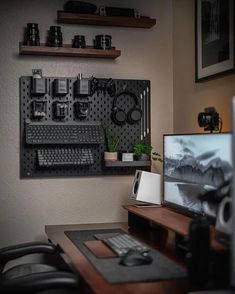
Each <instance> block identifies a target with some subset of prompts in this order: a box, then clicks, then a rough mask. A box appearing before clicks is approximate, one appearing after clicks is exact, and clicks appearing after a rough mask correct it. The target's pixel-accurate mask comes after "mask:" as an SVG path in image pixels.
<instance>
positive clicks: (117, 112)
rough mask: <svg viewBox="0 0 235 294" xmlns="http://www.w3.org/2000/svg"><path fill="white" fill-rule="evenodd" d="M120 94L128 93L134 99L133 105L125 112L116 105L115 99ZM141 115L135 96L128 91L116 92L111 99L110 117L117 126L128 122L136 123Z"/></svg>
mask: <svg viewBox="0 0 235 294" xmlns="http://www.w3.org/2000/svg"><path fill="white" fill-rule="evenodd" d="M122 95H128V96H130V97H131V98H132V100H133V101H134V103H135V104H134V106H133V107H132V108H131V109H130V110H129V111H128V112H127V113H126V112H125V111H124V110H123V109H121V108H119V107H118V106H117V99H118V98H119V97H120V96H122ZM141 117H142V110H141V109H140V107H139V102H138V98H137V96H136V95H135V94H134V93H132V92H129V91H123V92H120V93H119V94H117V95H116V96H115V97H114V99H113V106H112V113H111V119H112V121H113V122H114V123H115V124H116V125H119V126H122V125H124V124H125V123H128V124H130V125H132V124H135V123H137V122H138V121H139V120H140V119H141Z"/></svg>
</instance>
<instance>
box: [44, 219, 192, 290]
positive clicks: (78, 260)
mask: <svg viewBox="0 0 235 294" xmlns="http://www.w3.org/2000/svg"><path fill="white" fill-rule="evenodd" d="M111 228H122V229H123V230H125V231H127V232H128V226H127V224H126V223H110V224H108V223H105V224H88V225H48V226H46V227H45V231H46V234H47V236H48V238H49V239H50V240H51V241H52V242H53V243H54V244H56V245H58V246H59V247H60V248H61V250H62V251H63V253H64V254H63V255H62V256H63V257H64V259H65V261H66V262H67V263H68V264H69V265H70V266H71V267H72V268H74V270H76V271H78V272H79V273H80V275H81V277H82V279H83V281H84V282H85V284H86V285H87V287H86V288H88V289H89V290H91V292H93V293H102V294H105V293H112V294H115V293H118V294H119V293H121V294H125V293H126V294H127V293H128V294H131V293H141V294H142V293H143V294H144V293H148V294H151V293H158V294H161V293H162V294H163V293H164V294H168V293H169V294H170V293H176V294H177V293H187V292H188V290H189V283H188V281H186V280H185V279H179V280H171V281H158V282H141V283H119V284H109V283H107V282H106V281H105V280H104V278H103V277H102V276H101V274H100V273H99V272H98V271H97V270H96V269H95V268H94V266H93V265H92V264H91V263H90V262H89V260H88V259H87V258H86V257H85V256H84V255H83V254H82V252H81V251H80V250H79V249H78V248H77V247H76V246H75V245H74V244H73V243H72V242H71V241H70V240H69V238H67V237H66V235H65V234H64V231H69V230H71V231H73V230H87V229H111ZM161 252H162V253H163V254H164V253H165V254H166V255H168V254H167V249H166V251H165V252H164V249H163V250H161ZM168 256H169V255H168ZM88 292H89V291H88Z"/></svg>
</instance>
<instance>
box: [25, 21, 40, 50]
mask: <svg viewBox="0 0 235 294" xmlns="http://www.w3.org/2000/svg"><path fill="white" fill-rule="evenodd" d="M24 45H29V46H39V45H40V36H39V29H38V24H37V23H27V27H26V28H25V34H24Z"/></svg>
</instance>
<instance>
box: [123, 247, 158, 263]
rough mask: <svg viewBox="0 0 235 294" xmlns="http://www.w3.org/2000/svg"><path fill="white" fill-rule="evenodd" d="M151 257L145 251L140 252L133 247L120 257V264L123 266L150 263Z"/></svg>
mask: <svg viewBox="0 0 235 294" xmlns="http://www.w3.org/2000/svg"><path fill="white" fill-rule="evenodd" d="M152 261H153V260H152V257H151V256H149V255H148V254H147V253H141V252H139V251H137V250H135V249H130V250H129V251H128V252H127V253H126V254H125V255H124V256H122V257H121V259H120V262H119V263H120V264H122V265H125V266H137V265H144V264H150V263H152Z"/></svg>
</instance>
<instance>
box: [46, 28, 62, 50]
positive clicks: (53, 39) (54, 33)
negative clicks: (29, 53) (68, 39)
mask: <svg viewBox="0 0 235 294" xmlns="http://www.w3.org/2000/svg"><path fill="white" fill-rule="evenodd" d="M47 46H50V47H62V46H63V37H62V32H61V28H60V26H51V27H50V30H49V32H48V38H47Z"/></svg>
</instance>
